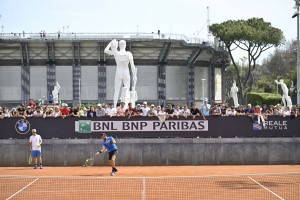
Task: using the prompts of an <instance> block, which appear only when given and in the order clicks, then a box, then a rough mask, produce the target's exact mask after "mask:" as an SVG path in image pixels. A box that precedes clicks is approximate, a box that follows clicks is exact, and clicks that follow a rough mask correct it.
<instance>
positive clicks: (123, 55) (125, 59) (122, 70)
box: [104, 39, 137, 108]
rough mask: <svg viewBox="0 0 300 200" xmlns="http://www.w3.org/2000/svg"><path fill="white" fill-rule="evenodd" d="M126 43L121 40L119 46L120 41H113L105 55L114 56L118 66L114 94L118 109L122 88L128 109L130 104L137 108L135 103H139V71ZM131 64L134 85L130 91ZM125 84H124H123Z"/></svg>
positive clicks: (123, 98) (122, 95)
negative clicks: (137, 84)
mask: <svg viewBox="0 0 300 200" xmlns="http://www.w3.org/2000/svg"><path fill="white" fill-rule="evenodd" d="M118 46H119V47H120V51H118ZM125 48H126V41H125V40H121V41H120V42H119V45H118V41H117V40H116V39H114V40H112V41H111V42H110V43H109V44H108V45H107V47H106V48H105V50H104V53H106V54H109V55H113V56H114V58H115V60H116V64H117V70H116V76H115V92H114V107H116V105H117V103H118V97H119V93H120V87H121V85H123V84H124V87H122V94H121V99H122V101H123V102H124V103H125V106H126V108H127V106H128V103H129V102H130V103H132V107H135V102H136V101H137V93H136V90H135V86H136V81H137V70H136V67H135V65H134V62H133V56H132V53H131V52H129V51H126V50H125ZM129 63H130V67H131V72H132V79H133V85H132V87H131V91H129V90H130V73H129V67H128V64H129ZM122 83H123V84H122Z"/></svg>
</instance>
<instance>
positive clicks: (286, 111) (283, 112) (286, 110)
mask: <svg viewBox="0 0 300 200" xmlns="http://www.w3.org/2000/svg"><path fill="white" fill-rule="evenodd" d="M290 115H291V112H290V108H289V107H288V106H286V107H285V108H284V111H282V116H283V117H289V116H290Z"/></svg>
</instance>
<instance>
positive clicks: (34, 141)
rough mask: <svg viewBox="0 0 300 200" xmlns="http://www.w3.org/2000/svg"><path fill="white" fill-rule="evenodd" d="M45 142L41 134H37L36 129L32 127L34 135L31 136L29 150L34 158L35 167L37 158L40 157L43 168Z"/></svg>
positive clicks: (35, 166) (41, 167)
mask: <svg viewBox="0 0 300 200" xmlns="http://www.w3.org/2000/svg"><path fill="white" fill-rule="evenodd" d="M42 143H43V141H42V138H41V136H40V135H38V134H36V129H32V136H30V138H29V151H30V152H31V154H32V157H33V158H34V163H35V164H34V169H36V168H37V159H38V158H39V163H40V169H43V165H42V157H41V156H42V151H41V150H42V149H41V144H42Z"/></svg>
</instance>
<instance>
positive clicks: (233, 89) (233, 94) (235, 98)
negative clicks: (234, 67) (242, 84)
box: [230, 81, 239, 108]
mask: <svg viewBox="0 0 300 200" xmlns="http://www.w3.org/2000/svg"><path fill="white" fill-rule="evenodd" d="M238 91H239V88H238V87H237V86H236V82H235V81H233V84H232V87H231V89H230V96H231V97H232V99H233V104H234V107H235V108H237V107H238V106H239V101H238V96H237V93H238Z"/></svg>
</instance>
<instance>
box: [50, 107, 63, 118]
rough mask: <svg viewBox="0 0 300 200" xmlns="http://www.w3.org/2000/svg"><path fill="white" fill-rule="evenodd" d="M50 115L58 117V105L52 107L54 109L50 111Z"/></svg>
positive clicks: (59, 114) (59, 113)
mask: <svg viewBox="0 0 300 200" xmlns="http://www.w3.org/2000/svg"><path fill="white" fill-rule="evenodd" d="M51 116H52V117H54V118H57V117H60V116H61V112H60V109H59V107H58V106H55V107H54V110H53V111H52V113H51Z"/></svg>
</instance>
